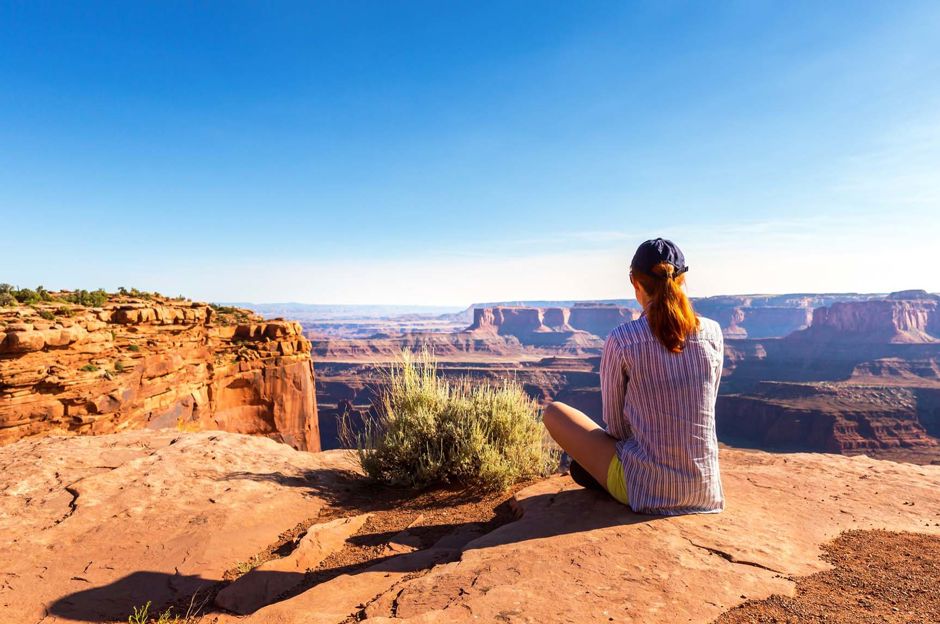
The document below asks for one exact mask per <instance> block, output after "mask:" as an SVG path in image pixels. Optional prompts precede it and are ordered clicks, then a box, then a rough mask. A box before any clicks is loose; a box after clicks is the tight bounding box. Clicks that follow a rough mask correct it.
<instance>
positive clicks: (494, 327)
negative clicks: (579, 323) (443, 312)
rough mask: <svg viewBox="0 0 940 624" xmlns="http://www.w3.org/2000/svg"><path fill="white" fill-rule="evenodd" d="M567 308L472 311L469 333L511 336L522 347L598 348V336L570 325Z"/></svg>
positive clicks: (480, 309)
mask: <svg viewBox="0 0 940 624" xmlns="http://www.w3.org/2000/svg"><path fill="white" fill-rule="evenodd" d="M570 314H571V311H570V310H569V309H568V308H527V307H502V306H500V307H493V308H477V309H475V310H474V311H473V323H472V324H471V325H470V327H468V328H467V329H466V332H467V333H469V334H471V335H487V334H493V335H498V336H510V337H512V338H515V339H517V340H518V341H519V342H520V343H521V344H523V345H525V346H534V347H555V348H565V349H568V350H569V351H572V350H579V349H586V348H588V349H589V348H595V349H596V348H599V347H600V345H601V343H602V341H601V340H600V339H599V337H598V336H596V335H593V334H591V333H589V332H586V331H581V330H578V329H575V328H573V327H572V326H571V325H570V324H569V319H570Z"/></svg>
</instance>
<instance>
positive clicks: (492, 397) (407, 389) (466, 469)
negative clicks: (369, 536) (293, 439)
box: [344, 351, 558, 490]
mask: <svg viewBox="0 0 940 624" xmlns="http://www.w3.org/2000/svg"><path fill="white" fill-rule="evenodd" d="M387 376H388V379H387V386H386V387H387V389H386V390H385V392H384V393H383V395H382V397H381V401H380V403H379V405H378V406H377V407H378V413H379V416H378V417H377V418H375V419H372V420H370V421H368V422H367V423H366V426H365V429H364V431H363V432H362V433H359V434H350V430H349V428H348V426H347V427H344V430H345V435H346V439H347V440H348V441H349V442H351V444H350V446H356V447H357V448H358V450H359V459H360V462H361V464H362V468H363V470H364V471H365V472H366V474H367V475H369V476H370V477H371V478H373V479H375V480H377V481H380V482H383V483H387V484H390V485H399V486H408V487H426V486H430V485H436V484H461V485H468V486H475V487H479V488H481V489H485V490H502V489H505V488H507V487H509V486H510V485H512V484H513V483H516V482H518V481H521V480H524V479H530V478H533V477H537V476H541V475H545V474H548V473H550V472H551V471H552V470H554V468H555V467H556V466H557V462H558V452H557V449H556V448H555V447H554V446H553V445H552V444H551V442H550V440H549V439H548V438H547V436H546V434H545V432H544V428H543V427H542V421H541V416H540V413H539V409H538V405H537V404H536V403H535V402H534V401H533V400H532V399H531V398H529V396H528V395H526V393H525V392H524V391H523V390H522V388H521V386H520V385H519V384H518V383H516V382H515V381H510V380H507V381H504V382H502V383H499V384H496V385H493V384H486V383H474V382H473V381H472V380H470V379H468V378H463V379H459V380H456V381H447V380H444V379H443V378H441V377H439V376H438V373H437V365H436V362H435V361H434V359H433V357H432V356H431V355H430V354H429V353H427V352H422V353H420V354H417V355H415V354H413V353H411V352H408V351H405V352H403V353H402V356H401V360H400V361H399V362H397V363H395V364H394V365H392V366H391V368H390V369H389V370H388V371H387Z"/></svg>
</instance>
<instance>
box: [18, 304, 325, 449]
mask: <svg viewBox="0 0 940 624" xmlns="http://www.w3.org/2000/svg"><path fill="white" fill-rule="evenodd" d="M144 427H147V428H162V427H178V428H182V429H193V430H199V429H222V430H225V431H234V432H239V433H250V434H258V435H264V436H268V437H271V438H274V439H277V440H279V441H283V442H286V443H288V444H290V445H291V446H293V447H295V448H298V449H306V450H319V448H320V440H319V430H318V424H317V408H316V398H315V392H314V376H313V365H312V362H311V359H310V343H309V342H308V341H307V339H306V338H304V337H303V335H302V332H301V328H300V326H299V325H298V324H297V323H293V322H289V321H283V320H272V321H264V320H262V319H261V318H260V317H257V316H255V315H253V314H251V313H249V312H247V311H244V310H237V309H224V311H223V313H219V312H217V311H216V310H215V309H213V308H212V307H210V306H209V305H207V304H204V303H192V302H189V301H185V300H169V299H159V300H135V299H130V298H113V299H112V300H111V301H109V302H108V303H106V304H105V305H104V306H102V307H99V308H86V307H82V306H76V305H68V304H60V303H55V304H53V303H49V304H40V305H38V306H36V307H26V306H20V307H16V308H3V309H2V310H0V444H5V443H9V442H12V441H15V440H18V439H20V438H23V437H26V436H31V435H39V434H49V433H77V434H101V433H110V432H114V431H120V430H124V429H139V428H144Z"/></svg>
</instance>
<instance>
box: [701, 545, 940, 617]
mask: <svg viewBox="0 0 940 624" xmlns="http://www.w3.org/2000/svg"><path fill="white" fill-rule="evenodd" d="M823 549H824V551H825V555H824V556H823V558H824V559H825V560H826V561H828V562H829V563H831V564H832V565H833V566H834V567H833V569H831V570H827V571H825V572H819V573H816V574H813V575H810V576H806V577H802V578H798V579H796V582H797V585H796V595H795V596H793V597H788V596H779V595H773V596H771V597H770V598H767V599H766V600H760V601H748V602H745V603H744V604H743V605H741V606H739V607H737V608H735V609H732V610H731V611H728V612H726V613H724V614H723V615H722V616H721V617H719V618H718V619H717V620H716V621H715V624H770V623H774V624H784V623H785V624H797V623H800V624H802V623H803V622H826V623H831V624H876V623H878V624H882V623H889V624H902V623H903V624H914V623H917V624H921V623H923V624H928V623H936V622H940V590H938V588H940V537H938V536H931V535H921V534H918V533H893V532H890V531H848V532H846V533H843V534H842V535H840V536H839V537H838V538H837V539H835V540H833V541H832V542H830V543H829V544H827V545H826V546H824V547H823Z"/></svg>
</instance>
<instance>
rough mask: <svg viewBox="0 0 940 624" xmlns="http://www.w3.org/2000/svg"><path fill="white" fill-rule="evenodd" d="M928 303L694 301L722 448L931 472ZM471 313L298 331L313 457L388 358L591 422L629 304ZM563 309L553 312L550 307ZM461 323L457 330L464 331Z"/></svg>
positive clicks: (634, 311) (493, 308) (934, 315)
mask: <svg viewBox="0 0 940 624" xmlns="http://www.w3.org/2000/svg"><path fill="white" fill-rule="evenodd" d="M937 302H938V299H937V296H936V295H932V294H929V293H926V292H924V291H902V292H897V293H892V294H889V295H876V294H872V295H863V294H855V293H851V294H846V295H836V294H822V295H820V294H793V295H767V296H759V295H747V296H723V297H709V298H699V299H694V300H693V303H694V306H695V308H696V310H697V311H698V312H699V313H700V314H702V315H703V316H706V317H709V318H714V319H716V320H717V321H719V323H720V324H721V326H722V330H723V332H724V334H725V368H724V377H723V379H722V386H721V394H720V397H719V402H718V409H717V417H718V426H719V435H720V438H721V440H722V441H724V442H726V443H728V444H732V445H740V446H749V447H754V448H761V449H771V450H804V451H825V452H836V453H868V454H871V455H876V456H879V457H886V458H895V459H901V460H906V461H917V462H921V463H929V462H933V461H940V443H938V440H940V325H938V324H940V315H938V312H937V309H938V303H937ZM540 303H544V304H545V305H540V306H526V305H502V304H494V305H489V306H484V307H476V306H471V308H469V309H468V310H465V311H464V312H462V313H460V314H457V315H450V316H448V317H447V318H448V319H450V320H451V321H453V323H454V324H455V325H457V324H458V323H461V322H465V323H466V324H465V325H463V326H462V327H459V325H457V327H458V328H457V329H454V330H453V331H449V332H447V331H433V332H432V331H397V330H396V328H395V325H394V320H393V319H390V320H389V321H388V323H387V324H386V326H385V327H383V328H382V329H383V330H382V331H381V332H380V333H377V334H374V335H373V336H372V337H366V338H363V337H361V336H346V337H343V336H342V335H341V332H333V333H332V334H331V335H330V336H328V337H319V336H318V335H317V333H316V332H313V331H309V330H307V331H306V335H307V336H308V337H310V339H311V342H312V344H313V347H312V348H313V353H314V356H315V359H316V362H317V364H316V366H317V371H318V379H317V392H318V401H319V404H320V407H321V410H320V411H321V423H320V428H321V432H322V439H323V444H324V447H325V448H335V447H337V446H339V445H340V441H339V438H338V434H337V425H336V423H337V421H338V419H340V418H341V417H343V415H344V414H345V415H347V416H349V417H350V418H351V420H350V422H352V423H354V424H355V423H358V422H361V421H363V420H364V419H366V418H368V417H369V414H370V412H371V409H372V407H371V406H372V400H373V398H374V396H375V395H376V393H377V392H380V391H381V387H382V384H383V374H384V373H383V370H384V369H385V368H386V367H387V365H388V363H389V362H391V361H393V360H394V359H395V358H396V357H397V355H398V354H399V353H400V352H401V350H402V349H408V350H412V351H415V350H427V351H429V352H431V353H433V354H434V355H435V357H436V358H437V360H438V367H439V370H440V372H441V373H442V374H443V375H445V376H451V377H471V378H476V379H486V380H498V379H500V378H505V377H507V376H509V377H513V378H515V379H517V380H518V381H519V382H520V383H521V384H522V385H523V387H524V388H525V389H526V391H527V392H528V393H529V394H530V395H532V396H533V397H534V398H536V399H537V400H539V401H540V402H542V403H544V402H547V401H550V400H561V401H564V402H566V403H569V404H571V405H574V406H575V407H577V408H579V409H581V410H583V411H584V412H586V413H587V414H588V415H590V416H592V417H594V418H598V417H599V414H600V388H599V379H598V376H597V371H598V367H599V361H600V349H601V347H602V345H603V340H604V337H605V336H606V335H607V333H608V332H609V331H610V330H611V329H613V327H615V326H616V325H618V324H620V323H622V322H625V321H629V320H632V319H635V318H637V317H638V315H639V310H638V308H637V307H636V304H635V302H614V303H611V302H603V303H590V302H540ZM562 304H565V305H562ZM468 317H469V319H470V320H469V321H467V320H466V319H467V318H468Z"/></svg>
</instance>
